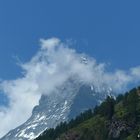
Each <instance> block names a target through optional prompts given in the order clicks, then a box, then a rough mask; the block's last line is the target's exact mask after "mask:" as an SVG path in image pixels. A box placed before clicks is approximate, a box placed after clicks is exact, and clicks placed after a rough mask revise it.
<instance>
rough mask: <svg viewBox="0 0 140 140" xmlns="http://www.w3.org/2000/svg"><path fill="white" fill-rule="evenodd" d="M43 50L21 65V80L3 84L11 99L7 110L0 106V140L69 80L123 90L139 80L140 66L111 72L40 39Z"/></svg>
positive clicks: (56, 41)
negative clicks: (43, 99)
mask: <svg viewBox="0 0 140 140" xmlns="http://www.w3.org/2000/svg"><path fill="white" fill-rule="evenodd" d="M40 42H41V49H40V50H39V51H38V52H37V54H36V55H35V56H33V58H32V59H31V60H30V61H29V62H26V63H23V64H20V66H21V68H22V70H23V71H22V72H23V76H22V78H18V79H15V80H10V81H1V84H0V89H1V90H2V92H4V93H5V94H6V96H7V97H8V99H9V105H8V107H0V120H1V124H0V137H2V136H3V135H4V134H6V133H7V132H8V131H9V130H11V129H13V128H15V127H17V126H18V125H20V124H22V123H23V122H24V121H26V120H27V119H28V118H29V117H30V115H31V111H32V109H33V107H34V106H35V105H37V104H38V101H39V99H40V97H41V95H42V94H47V95H48V96H49V94H51V93H52V92H53V91H54V90H55V89H56V88H57V87H59V86H61V85H62V84H64V83H65V81H67V80H68V79H69V78H70V77H75V79H77V80H78V81H83V82H85V83H86V84H93V85H94V86H95V87H97V88H98V89H100V88H101V87H102V86H104V85H106V86H107V87H110V88H112V90H113V91H116V92H118V91H121V90H122V89H125V88H126V87H127V86H128V84H130V83H133V82H139V81H140V67H135V68H130V69H129V70H128V71H123V70H116V72H108V71H107V70H106V67H107V65H106V64H105V63H97V62H96V59H95V58H91V57H89V56H87V55H86V54H79V53H77V52H76V50H74V49H72V48H69V43H63V42H61V40H60V39H58V38H51V39H47V40H44V39H41V40H40Z"/></svg>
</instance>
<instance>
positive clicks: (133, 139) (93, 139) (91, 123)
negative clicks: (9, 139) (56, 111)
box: [36, 87, 140, 140]
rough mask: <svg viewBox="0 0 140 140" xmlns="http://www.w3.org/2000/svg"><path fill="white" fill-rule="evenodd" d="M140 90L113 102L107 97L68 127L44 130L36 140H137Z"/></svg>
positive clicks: (63, 125) (120, 96)
mask: <svg viewBox="0 0 140 140" xmlns="http://www.w3.org/2000/svg"><path fill="white" fill-rule="evenodd" d="M139 139H140V87H139V88H134V89H132V90H131V91H129V92H127V93H125V94H124V95H119V96H118V97H117V98H116V99H113V98H112V97H107V99H106V100H105V101H104V102H103V103H102V104H101V105H100V106H96V107H95V109H94V111H93V110H88V111H86V112H84V113H82V114H81V115H79V116H78V117H76V118H75V119H74V120H71V121H70V122H69V123H66V122H65V123H61V124H60V125H59V126H57V127H56V128H55V129H49V130H46V131H45V132H44V133H43V134H42V135H40V136H39V137H38V138H37V139H36V140H139Z"/></svg>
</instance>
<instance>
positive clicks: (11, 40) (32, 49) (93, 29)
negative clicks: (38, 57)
mask: <svg viewBox="0 0 140 140" xmlns="http://www.w3.org/2000/svg"><path fill="white" fill-rule="evenodd" d="M139 5H140V1H139V0H136V1H132V0H124V1H121V0H117V1H114V0H107V1H105V0H98V1H95V0H70V1H68V0H59V1H57V0H39V1H38V0H30V1H29V0H24V1H21V0H20V1H19V0H12V1H9V0H1V1H0V79H4V80H5V79H15V78H17V77H19V76H20V75H21V69H20V68H19V67H18V66H17V65H16V58H15V57H16V56H18V57H19V58H20V60H21V61H23V62H26V61H28V60H29V59H30V58H31V57H32V56H33V55H34V54H35V53H36V52H37V50H38V49H39V39H40V38H49V37H58V38H61V39H62V40H65V39H72V40H75V41H76V45H75V48H76V50H77V51H78V52H84V53H87V54H89V55H90V56H93V57H95V58H96V59H97V61H99V62H106V63H110V64H111V65H110V68H111V69H112V70H113V69H116V68H118V69H128V68H130V67H134V66H137V65H139V64H140V62H139V52H140V18H139V13H140V8H139ZM1 96H3V95H1ZM1 96H0V97H1ZM1 99H2V97H1Z"/></svg>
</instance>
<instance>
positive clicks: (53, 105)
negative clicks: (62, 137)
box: [1, 80, 111, 140]
mask: <svg viewBox="0 0 140 140" xmlns="http://www.w3.org/2000/svg"><path fill="white" fill-rule="evenodd" d="M110 92H111V90H109V88H105V87H103V89H102V90H101V89H100V92H99V91H98V90H97V89H95V88H94V86H91V85H85V84H83V83H82V82H81V83H78V82H76V81H74V80H69V81H68V82H66V83H65V84H64V85H63V86H62V87H61V88H58V89H57V90H56V91H55V92H53V93H52V94H50V95H42V97H41V99H40V102H39V105H38V106H36V107H34V109H33V111H32V116H31V117H30V118H29V119H28V120H27V121H26V122H25V123H24V124H22V125H21V126H19V127H17V128H16V129H14V130H11V131H10V132H9V133H8V134H7V135H5V136H4V137H3V138H1V140H33V139H34V138H36V137H37V136H38V135H40V134H41V133H42V132H43V131H44V130H45V129H47V128H53V127H56V125H58V124H59V123H60V122H62V121H69V120H70V119H71V118H74V117H76V116H77V115H78V114H80V113H81V112H83V111H85V110H87V109H89V108H93V107H94V106H95V105H97V104H100V102H101V101H102V100H104V99H105V97H106V96H107V95H110Z"/></svg>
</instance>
